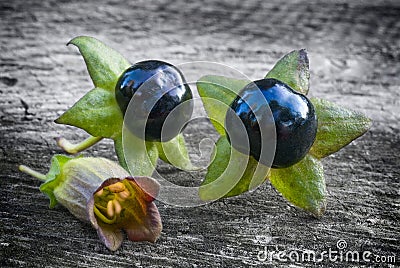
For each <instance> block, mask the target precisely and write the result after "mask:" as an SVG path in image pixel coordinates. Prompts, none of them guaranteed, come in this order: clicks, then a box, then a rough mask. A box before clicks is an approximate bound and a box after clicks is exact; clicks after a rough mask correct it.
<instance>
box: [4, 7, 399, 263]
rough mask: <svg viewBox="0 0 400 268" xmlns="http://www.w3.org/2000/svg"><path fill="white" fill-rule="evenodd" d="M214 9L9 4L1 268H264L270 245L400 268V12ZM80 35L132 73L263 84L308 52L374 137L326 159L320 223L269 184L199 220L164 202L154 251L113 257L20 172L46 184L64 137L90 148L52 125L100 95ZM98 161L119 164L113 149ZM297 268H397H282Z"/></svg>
mask: <svg viewBox="0 0 400 268" xmlns="http://www.w3.org/2000/svg"><path fill="white" fill-rule="evenodd" d="M208 2H209V3H207V4H205V3H200V2H197V1H193V2H190V3H186V1H170V0H164V1H157V2H150V1H117V0H99V1H76V0H73V1H60V0H45V1H39V0H38V1H24V0H15V1H11V0H9V1H6V0H2V1H1V2H0V16H1V22H0V131H1V132H0V149H1V150H0V160H1V161H0V172H1V175H0V186H1V187H0V202H1V208H0V215H1V216H0V217H1V218H0V266H2V267H9V266H38V267H42V266H50V267H56V266H70V267H101V266H106V267H107V266H110V267H111V266H137V267H149V266H151V267H177V266H181V267H217V266H224V267H235V266H248V265H255V266H256V265H264V264H266V263H263V262H261V261H259V260H258V259H257V254H258V252H259V250H261V249H262V245H261V244H260V243H259V242H258V241H257V237H260V236H261V237H262V236H266V237H269V236H272V241H270V242H269V245H276V246H277V247H278V248H279V249H280V250H287V251H290V250H298V251H300V252H301V251H303V250H307V249H309V250H315V251H316V252H322V251H324V250H328V249H329V248H332V250H336V249H337V248H336V243H337V241H338V240H340V239H343V240H345V241H346V242H347V249H348V250H353V251H359V252H362V251H365V250H369V251H371V252H372V253H373V254H374V256H375V255H376V256H392V255H395V254H396V255H397V256H396V258H397V260H398V259H399V258H400V243H399V231H400V223H399V221H400V200H399V193H400V192H399V189H400V187H399V186H400V185H399V178H400V176H399V175H400V171H399V167H400V157H399V153H400V133H399V129H400V128H399V127H400V124H399V121H400V108H399V107H400V75H399V74H400V2H399V1H396V0H394V1H380V0H379V1H378V0H377V1H349V2H350V3H346V2H347V1H341V0H336V1H329V0H325V1H305V0H298V1H283V2H282V1H277V0H275V1H235V2H236V3H234V2H233V1H216V0H213V1H208ZM232 2H233V3H232ZM353 2H354V3H353ZM78 35H90V36H94V37H97V38H98V39H100V40H102V41H103V42H105V43H106V44H108V45H110V46H111V47H113V48H115V49H117V50H118V51H120V52H121V53H122V54H123V55H125V56H126V57H127V58H128V59H130V60H131V61H132V62H135V61H139V60H143V59H162V60H165V61H169V62H171V63H175V64H178V63H181V62H187V61H194V60H208V61H216V62H220V63H224V64H227V65H229V66H232V67H235V68H237V69H238V70H239V71H241V72H243V73H245V74H246V75H248V76H249V77H251V78H253V79H257V78H260V77H262V76H263V75H264V74H265V73H266V72H267V70H268V69H269V68H270V67H272V65H273V64H274V62H275V61H276V60H278V59H279V58H280V57H281V56H282V55H284V54H285V53H287V52H289V51H291V50H293V49H298V48H307V50H308V52H309V57H310V67H311V83H312V84H311V93H310V94H311V95H312V96H317V97H322V98H325V99H328V100H331V101H334V102H336V103H338V104H341V105H343V106H346V107H349V108H353V109H355V110H358V111H361V112H364V113H365V114H367V115H368V116H369V117H371V118H372V119H373V126H372V128H371V130H370V131H369V132H368V133H367V134H366V135H365V136H363V137H362V138H360V139H358V140H357V141H355V142H353V143H352V144H351V145H349V146H348V147H346V148H345V149H344V150H342V151H340V152H338V153H336V154H335V155H333V156H331V157H328V158H326V159H324V160H323V163H324V167H325V174H326V181H327V187H328V194H329V196H328V208H327V212H326V214H325V215H324V216H323V217H322V218H321V219H315V218H313V217H310V216H309V215H307V214H305V213H304V212H302V211H300V210H298V209H296V208H294V207H292V206H291V205H289V204H288V203H287V202H286V201H285V200H284V199H283V198H282V197H281V196H280V195H279V194H278V193H277V192H276V191H275V190H274V189H273V188H272V187H271V186H270V184H269V183H266V184H265V185H263V186H262V187H260V188H258V189H257V190H255V191H254V192H252V193H247V194H244V195H242V196H240V197H236V198H231V199H226V200H223V201H220V202H215V203H212V204H209V205H206V206H202V207H197V208H175V207H172V206H169V205H166V204H163V203H160V202H158V203H157V205H158V207H159V210H160V213H161V215H162V219H163V225H164V229H163V232H162V236H161V237H160V239H159V240H158V241H157V243H155V244H149V243H131V242H128V241H125V242H124V243H123V245H122V247H121V248H120V250H118V251H117V252H115V253H112V252H109V251H108V250H107V249H106V248H105V247H104V246H103V245H102V244H101V243H100V242H99V240H98V238H97V235H96V232H95V231H94V229H92V228H91V227H90V226H89V225H86V224H84V223H81V222H79V221H78V220H76V219H75V218H74V217H73V216H71V215H70V214H69V213H68V211H67V210H66V209H64V208H62V207H57V208H56V209H53V210H50V209H49V208H48V199H47V198H46V197H45V196H44V195H43V194H42V193H40V192H39V189H38V186H39V185H40V182H38V181H35V180H34V179H33V178H32V177H29V176H27V175H24V174H21V173H19V172H18V170H17V166H18V164H26V165H29V166H32V167H33V168H35V169H37V170H39V171H42V172H46V171H47V169H48V166H49V160H50V158H51V156H52V155H53V154H55V153H62V151H61V150H60V149H59V148H57V146H56V143H55V141H54V138H55V137H58V136H61V135H62V136H64V137H67V138H69V139H72V140H75V141H79V140H81V139H83V138H85V137H86V133H85V132H83V131H80V130H77V129H75V128H72V127H65V126H61V125H56V124H55V123H53V120H54V119H55V118H56V117H57V116H58V115H60V114H61V113H62V112H63V111H65V110H66V109H67V108H68V107H70V106H71V105H72V104H73V103H74V102H75V101H76V100H78V99H79V98H80V97H81V96H83V95H84V94H85V92H87V91H88V90H89V89H91V87H92V85H91V82H90V80H89V76H88V75H87V72H86V70H85V65H84V62H83V60H82V58H81V57H80V56H79V54H78V51H77V49H76V48H74V47H66V46H65V44H66V43H67V42H68V41H69V40H70V39H71V38H73V37H75V36H78ZM199 130H200V131H204V130H203V129H202V127H200V125H199V128H198V130H196V127H194V132H200V131H199ZM205 131H206V130H205ZM189 134H190V133H189ZM194 136H195V135H194ZM200 136H201V135H197V136H195V137H199V139H200V138H201V137H200ZM205 136H207V133H204V134H203V137H205ZM198 141H199V140H198ZM191 144H194V145H196V139H194V140H193V139H192V140H191ZM87 154H88V155H95V156H104V157H108V158H115V157H114V154H113V148H112V144H111V143H110V142H108V141H103V142H101V143H100V144H98V145H96V146H95V147H93V148H92V149H90V150H89V151H88V152H87ZM167 171H168V172H169V173H171V172H172V174H173V176H175V177H176V178H178V180H179V179H180V178H181V179H182V181H185V180H187V178H186V177H187V174H185V173H182V172H178V171H175V170H174V169H168V170H167ZM201 175H202V174H197V175H196V174H191V179H195V180H197V181H200V180H201ZM289 265H292V267H304V266H314V265H318V266H323V267H344V266H359V265H368V266H370V265H372V266H381V267H388V265H389V264H387V263H386V264H382V263H372V264H366V263H364V264H358V263H354V262H347V263H346V262H338V261H336V262H332V261H327V260H325V261H324V262H323V263H319V264H314V263H310V262H302V263H294V262H280V261H278V260H274V262H273V266H282V267H287V266H289Z"/></svg>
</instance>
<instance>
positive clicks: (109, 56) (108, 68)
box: [67, 36, 131, 92]
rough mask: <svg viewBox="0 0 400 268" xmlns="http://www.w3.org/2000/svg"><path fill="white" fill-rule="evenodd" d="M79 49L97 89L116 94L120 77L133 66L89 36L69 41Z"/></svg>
mask: <svg viewBox="0 0 400 268" xmlns="http://www.w3.org/2000/svg"><path fill="white" fill-rule="evenodd" d="M69 44H73V45H75V46H77V47H78V49H79V51H80V52H81V54H82V56H83V59H84V60H85V62H86V67H87V70H88V72H89V75H90V77H91V78H92V81H93V84H94V86H95V87H101V88H104V89H107V90H109V91H112V92H114V90H115V85H116V84H117V81H118V78H119V77H120V75H121V74H122V73H123V72H124V71H125V70H126V69H127V68H129V67H130V66H131V64H130V63H129V62H128V61H127V60H126V59H125V58H124V57H123V56H122V55H121V54H120V53H118V52H117V51H115V50H114V49H112V48H110V47H108V46H107V45H105V44H103V43H102V42H100V41H99V40H97V39H95V38H93V37H89V36H78V37H75V38H74V39H72V40H71V41H69V43H68V44H67V45H69Z"/></svg>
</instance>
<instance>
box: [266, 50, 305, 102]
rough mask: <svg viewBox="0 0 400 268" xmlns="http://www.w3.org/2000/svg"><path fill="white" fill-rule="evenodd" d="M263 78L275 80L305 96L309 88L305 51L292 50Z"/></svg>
mask: <svg viewBox="0 0 400 268" xmlns="http://www.w3.org/2000/svg"><path fill="white" fill-rule="evenodd" d="M265 78H275V79H278V80H280V81H282V82H284V83H286V84H287V85H289V86H290V87H291V88H293V89H294V90H296V91H298V92H300V93H302V94H304V95H307V93H308V89H309V87H310V83H309V80H310V71H309V63H308V56H307V51H306V50H305V49H300V50H294V51H292V52H290V53H288V54H286V55H285V56H284V57H283V58H281V59H280V60H279V61H278V62H277V63H276V64H275V66H274V67H273V68H272V69H271V70H270V71H269V72H268V73H267V75H266V76H265Z"/></svg>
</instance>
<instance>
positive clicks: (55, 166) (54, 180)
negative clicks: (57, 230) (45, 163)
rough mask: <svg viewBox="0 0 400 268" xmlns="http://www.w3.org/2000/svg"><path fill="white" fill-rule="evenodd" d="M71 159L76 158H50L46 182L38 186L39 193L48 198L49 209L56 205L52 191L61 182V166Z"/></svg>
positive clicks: (60, 156) (63, 156)
mask: <svg viewBox="0 0 400 268" xmlns="http://www.w3.org/2000/svg"><path fill="white" fill-rule="evenodd" d="M72 159H76V158H74V157H68V156H65V155H54V156H53V157H52V158H51V166H50V170H49V172H48V173H47V174H46V179H47V180H46V182H44V183H43V184H42V185H40V191H41V192H42V193H44V194H46V195H47V196H48V197H49V198H50V208H54V206H55V205H57V198H56V197H55V195H54V189H55V188H57V186H58V185H59V184H60V183H62V181H63V178H64V177H63V175H62V173H61V170H62V168H63V166H64V165H65V164H66V163H67V162H68V161H69V160H72Z"/></svg>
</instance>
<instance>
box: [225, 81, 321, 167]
mask: <svg viewBox="0 0 400 268" xmlns="http://www.w3.org/2000/svg"><path fill="white" fill-rule="evenodd" d="M268 106H269V108H270V111H269V109H268ZM230 107H231V108H232V110H231V109H229V111H228V113H227V116H226V119H225V126H226V131H227V135H228V139H229V140H230V142H231V144H232V146H233V147H234V148H235V149H237V150H238V151H240V152H246V150H247V152H248V148H249V149H250V155H252V156H253V157H254V158H255V159H257V160H258V161H259V162H260V163H263V164H271V160H272V157H271V155H268V152H271V148H273V146H274V140H275V138H276V150H275V156H274V157H273V162H272V167H273V168H284V167H288V166H291V165H293V164H295V163H297V162H299V161H300V160H301V159H302V158H303V157H304V156H305V155H306V154H307V153H308V151H309V150H310V148H311V146H312V144H313V142H314V140H315V136H316V133H317V117H316V114H315V110H314V106H313V105H312V103H311V102H310V101H309V99H308V98H307V97H306V96H304V95H302V94H300V93H297V92H296V91H294V90H293V89H292V88H290V87H289V86H288V85H286V84H284V83H283V82H281V81H279V80H276V79H270V78H269V79H261V80H257V81H255V82H252V83H250V84H248V85H247V86H245V87H244V88H243V89H242V90H241V91H240V93H239V94H238V96H237V97H236V98H235V100H234V101H233V102H232V104H231V105H230ZM235 118H236V120H235ZM239 124H242V127H243V126H244V129H245V132H243V131H240V127H241V126H239ZM274 126H275V128H274ZM242 129H243V128H242ZM243 133H244V134H246V133H247V136H248V138H249V143H250V144H249V147H247V146H246V142H242V141H243V139H244V138H246V137H243ZM261 133H262V135H261ZM233 141H235V142H233ZM261 145H263V149H262V150H261V148H262V146H261ZM262 151H263V152H265V153H263V154H261V153H262ZM260 156H262V157H260Z"/></svg>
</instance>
